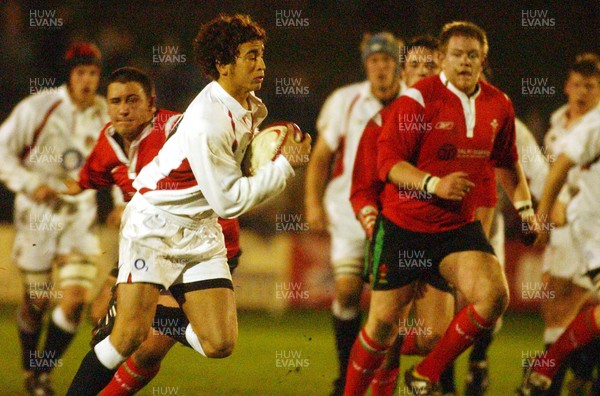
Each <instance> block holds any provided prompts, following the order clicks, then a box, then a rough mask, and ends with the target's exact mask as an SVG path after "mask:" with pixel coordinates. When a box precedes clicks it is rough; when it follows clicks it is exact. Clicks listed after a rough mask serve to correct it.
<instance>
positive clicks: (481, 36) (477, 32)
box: [440, 21, 489, 56]
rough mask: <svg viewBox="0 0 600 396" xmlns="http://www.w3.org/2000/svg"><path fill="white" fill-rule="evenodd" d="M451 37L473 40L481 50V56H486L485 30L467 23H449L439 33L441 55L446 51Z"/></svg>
mask: <svg viewBox="0 0 600 396" xmlns="http://www.w3.org/2000/svg"><path fill="white" fill-rule="evenodd" d="M453 36H464V37H470V38H474V39H476V40H477V41H479V43H480V44H481V47H482V48H483V56H487V53H488V50H489V45H488V39H487V35H486V34H485V30H483V29H482V28H480V27H479V26H477V25H475V24H474V23H472V22H468V21H454V22H449V23H447V24H445V25H444V27H442V31H441V32H440V51H442V52H443V53H445V52H446V50H447V49H448V42H449V41H450V38H452V37H453Z"/></svg>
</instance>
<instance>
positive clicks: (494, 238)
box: [458, 207, 505, 396]
mask: <svg viewBox="0 0 600 396" xmlns="http://www.w3.org/2000/svg"><path fill="white" fill-rule="evenodd" d="M475 218H476V219H478V220H479V221H481V224H482V227H483V229H484V231H485V234H486V235H487V236H488V239H489V241H490V244H491V245H492V247H493V248H494V252H495V253H496V257H497V258H498V262H499V263H500V266H501V267H502V269H503V270H504V267H505V252H504V216H503V215H502V213H501V212H500V211H497V210H496V208H489V207H481V208H477V210H476V211H475ZM465 303H466V302H465ZM458 306H459V307H460V308H462V307H463V306H464V305H462V304H461V305H458ZM501 326H502V317H500V318H499V319H498V322H497V323H496V326H495V328H494V329H493V330H490V331H486V332H485V333H483V334H482V335H481V337H479V338H477V339H476V340H475V342H474V343H473V348H471V353H470V354H469V366H468V372H467V376H466V379H465V394H466V396H480V395H483V394H485V392H486V391H487V388H488V387H489V382H490V381H489V371H488V359H487V351H488V349H489V347H490V345H491V344H492V341H493V339H494V334H495V333H496V332H497V331H499V329H500V328H501Z"/></svg>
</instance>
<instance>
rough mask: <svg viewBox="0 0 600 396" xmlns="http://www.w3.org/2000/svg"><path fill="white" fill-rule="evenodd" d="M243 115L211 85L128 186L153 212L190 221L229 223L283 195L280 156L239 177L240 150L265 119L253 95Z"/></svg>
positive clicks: (284, 172)
mask: <svg viewBox="0 0 600 396" xmlns="http://www.w3.org/2000/svg"><path fill="white" fill-rule="evenodd" d="M248 103H249V105H250V110H246V109H245V108H244V107H242V105H241V104H240V103H239V102H237V101H236V100H235V99H234V98H233V97H232V96H231V95H229V94H228V93H227V92H226V91H225V90H224V89H223V88H222V87H221V86H220V85H219V84H218V83H217V82H215V81H213V82H211V83H210V84H208V85H207V86H206V87H205V88H204V89H203V90H202V91H201V92H200V93H199V94H198V96H196V98H195V99H194V100H193V101H192V103H191V104H190V105H189V107H188V108H187V110H186V111H185V113H184V115H183V118H182V120H181V121H180V123H179V124H178V126H177V131H176V132H175V133H174V134H173V135H172V136H171V137H170V138H169V139H168V140H167V142H166V143H165V144H164V146H163V147H162V149H161V150H160V151H159V153H158V155H157V156H156V157H155V158H154V159H153V160H152V161H151V162H150V163H149V164H148V165H147V166H146V167H144V169H142V171H141V172H140V173H139V175H138V177H137V178H136V179H135V181H134V183H133V186H134V188H135V189H136V190H137V191H138V194H143V195H144V198H145V199H146V200H147V201H148V202H150V203H151V204H152V205H154V206H156V207H157V208H159V209H162V210H164V211H167V212H169V213H171V214H174V215H178V216H185V217H188V218H191V219H202V218H207V217H213V216H214V213H216V214H217V215H218V216H220V217H224V218H232V217H237V216H239V215H241V214H242V213H244V212H246V211H248V210H249V209H251V208H253V207H254V206H256V205H258V204H259V203H261V202H263V201H265V200H266V199H268V198H270V197H272V196H274V195H276V194H278V193H280V192H281V191H283V189H284V188H285V185H286V180H287V178H288V177H291V176H293V175H294V171H293V169H292V167H291V166H290V164H289V162H288V161H287V159H286V158H285V157H284V156H279V157H277V159H276V160H275V161H273V162H271V163H269V164H267V165H265V166H263V167H261V168H260V169H259V170H258V172H257V173H256V175H255V176H252V177H244V176H243V175H242V171H241V168H240V164H241V162H242V159H243V156H244V153H245V151H246V147H247V146H248V143H249V142H250V139H251V138H252V136H253V135H254V133H255V132H257V127H258V125H259V124H260V123H261V122H262V121H263V120H264V118H265V117H266V115H267V109H266V107H265V106H264V105H263V103H262V101H261V100H260V99H258V98H257V97H256V96H254V94H250V95H249V96H248Z"/></svg>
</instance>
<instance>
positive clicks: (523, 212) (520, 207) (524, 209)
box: [514, 199, 535, 219]
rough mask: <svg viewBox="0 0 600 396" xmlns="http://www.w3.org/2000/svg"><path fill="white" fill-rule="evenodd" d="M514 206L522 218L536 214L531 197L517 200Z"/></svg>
mask: <svg viewBox="0 0 600 396" xmlns="http://www.w3.org/2000/svg"><path fill="white" fill-rule="evenodd" d="M514 206H515V209H516V210H517V212H518V213H519V216H521V219H526V218H529V217H533V216H534V215H535V212H534V211H533V202H531V200H530V199H529V200H525V201H517V202H515V203H514Z"/></svg>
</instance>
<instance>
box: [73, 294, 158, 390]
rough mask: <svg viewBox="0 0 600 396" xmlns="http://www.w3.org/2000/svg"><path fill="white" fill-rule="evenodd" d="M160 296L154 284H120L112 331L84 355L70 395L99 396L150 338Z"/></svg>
mask: <svg viewBox="0 0 600 396" xmlns="http://www.w3.org/2000/svg"><path fill="white" fill-rule="evenodd" d="M158 297H159V291H158V287H157V286H156V285H154V284H151V283H120V284H119V286H118V287H117V298H118V301H119V309H118V310H117V316H116V319H115V325H114V327H113V330H112V332H111V334H110V336H108V337H106V338H105V339H104V340H102V341H101V342H100V343H98V344H97V345H96V346H95V347H94V349H92V350H91V351H90V352H88V354H87V355H86V356H85V358H84V359H83V361H82V362H81V365H80V367H79V370H78V371H77V373H76V374H75V378H74V379H73V382H72V383H71V387H70V388H69V391H68V393H67V395H69V396H75V395H77V396H83V395H96V394H97V393H98V392H100V391H101V390H102V389H103V388H104V387H105V386H106V385H107V384H108V383H109V382H110V380H111V378H112V377H113V375H114V373H115V372H116V370H117V368H118V367H119V365H120V364H121V363H123V361H125V359H126V358H127V357H128V356H129V355H131V354H132V353H133V352H134V351H135V350H136V349H137V348H138V347H139V346H140V345H141V344H142V342H143V341H144V339H145V338H146V337H147V336H148V332H149V329H150V327H151V325H152V319H153V317H154V312H155V309H156V302H157V301H158Z"/></svg>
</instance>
